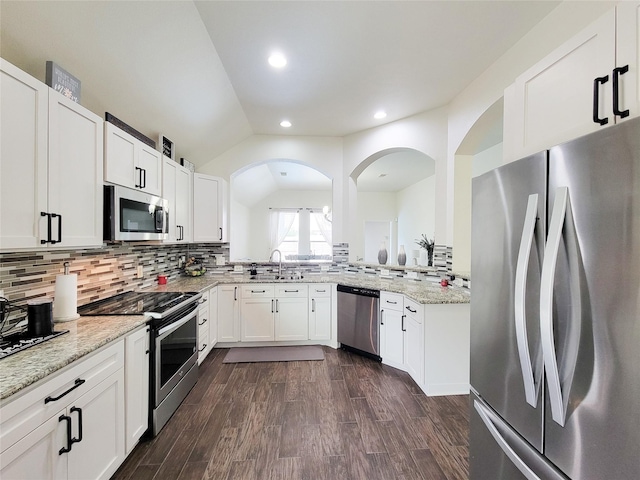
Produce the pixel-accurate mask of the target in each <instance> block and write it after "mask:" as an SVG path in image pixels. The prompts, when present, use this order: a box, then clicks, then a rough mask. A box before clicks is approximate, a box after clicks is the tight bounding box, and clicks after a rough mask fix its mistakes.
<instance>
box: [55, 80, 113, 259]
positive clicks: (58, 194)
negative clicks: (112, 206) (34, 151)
mask: <svg viewBox="0 0 640 480" xmlns="http://www.w3.org/2000/svg"><path fill="white" fill-rule="evenodd" d="M102 124H103V121H102V119H101V118H100V117H99V116H98V115H96V114H94V113H92V112H90V111H89V110H87V109H86V108H83V107H81V106H80V105H78V104H77V103H75V102H73V101H71V100H69V99H68V98H66V97H64V96H63V95H61V94H59V93H58V92H55V91H54V90H50V91H49V207H48V208H49V211H50V212H54V213H56V214H57V215H58V217H56V218H53V219H52V220H57V222H54V224H55V223H57V235H58V237H59V238H58V239H60V240H61V242H60V243H59V244H58V246H61V247H72V246H73V247H81V246H100V245H102V213H103V212H102V203H103V195H102V171H103V167H102V163H103V162H102V160H103V151H104V149H103V126H102ZM60 227H61V228H60ZM58 239H56V240H58Z"/></svg>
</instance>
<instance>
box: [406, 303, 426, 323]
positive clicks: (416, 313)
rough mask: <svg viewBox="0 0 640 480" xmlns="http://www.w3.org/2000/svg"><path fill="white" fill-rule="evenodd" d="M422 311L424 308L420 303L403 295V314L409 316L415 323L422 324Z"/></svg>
mask: <svg viewBox="0 0 640 480" xmlns="http://www.w3.org/2000/svg"><path fill="white" fill-rule="evenodd" d="M423 312H424V309H423V307H422V304H420V303H418V302H416V301H414V300H411V299H410V298H407V297H404V314H405V315H406V316H407V317H408V318H411V319H413V320H415V321H416V322H417V323H419V324H422V318H423V316H424V315H423Z"/></svg>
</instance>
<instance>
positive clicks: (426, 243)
mask: <svg viewBox="0 0 640 480" xmlns="http://www.w3.org/2000/svg"><path fill="white" fill-rule="evenodd" d="M435 243H436V242H435V240H433V239H429V238H427V236H426V235H425V234H424V233H423V234H422V238H420V239H419V240H416V244H417V245H419V246H420V248H424V249H425V250H426V251H427V259H428V265H427V266H429V267H431V266H433V247H434V246H435Z"/></svg>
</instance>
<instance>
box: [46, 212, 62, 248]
mask: <svg viewBox="0 0 640 480" xmlns="http://www.w3.org/2000/svg"><path fill="white" fill-rule="evenodd" d="M52 218H57V219H58V240H51V239H50V240H49V242H51V245H55V244H56V243H60V242H62V215H61V214H59V213H52V214H51V215H50V217H49V236H51V219H52Z"/></svg>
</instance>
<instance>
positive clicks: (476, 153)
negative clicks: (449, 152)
mask: <svg viewBox="0 0 640 480" xmlns="http://www.w3.org/2000/svg"><path fill="white" fill-rule="evenodd" d="M503 110H504V100H503V98H500V99H499V100H497V101H496V102H495V103H494V104H493V105H491V106H490V107H489V108H488V109H487V110H486V111H485V112H484V113H483V114H482V115H481V116H480V117H479V118H478V120H477V121H476V122H475V123H474V124H473V126H472V127H471V128H470V129H469V131H468V132H467V135H466V136H465V138H464V140H463V141H462V142H461V143H460V146H459V147H458V150H457V151H456V153H455V164H454V205H453V266H452V269H453V271H454V272H456V273H459V274H464V275H468V274H469V273H470V272H471V181H472V179H473V178H474V177H477V176H479V175H482V174H483V173H486V172H488V171H489V170H492V169H494V168H496V167H499V166H500V165H502V159H503V155H502V130H503Z"/></svg>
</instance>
